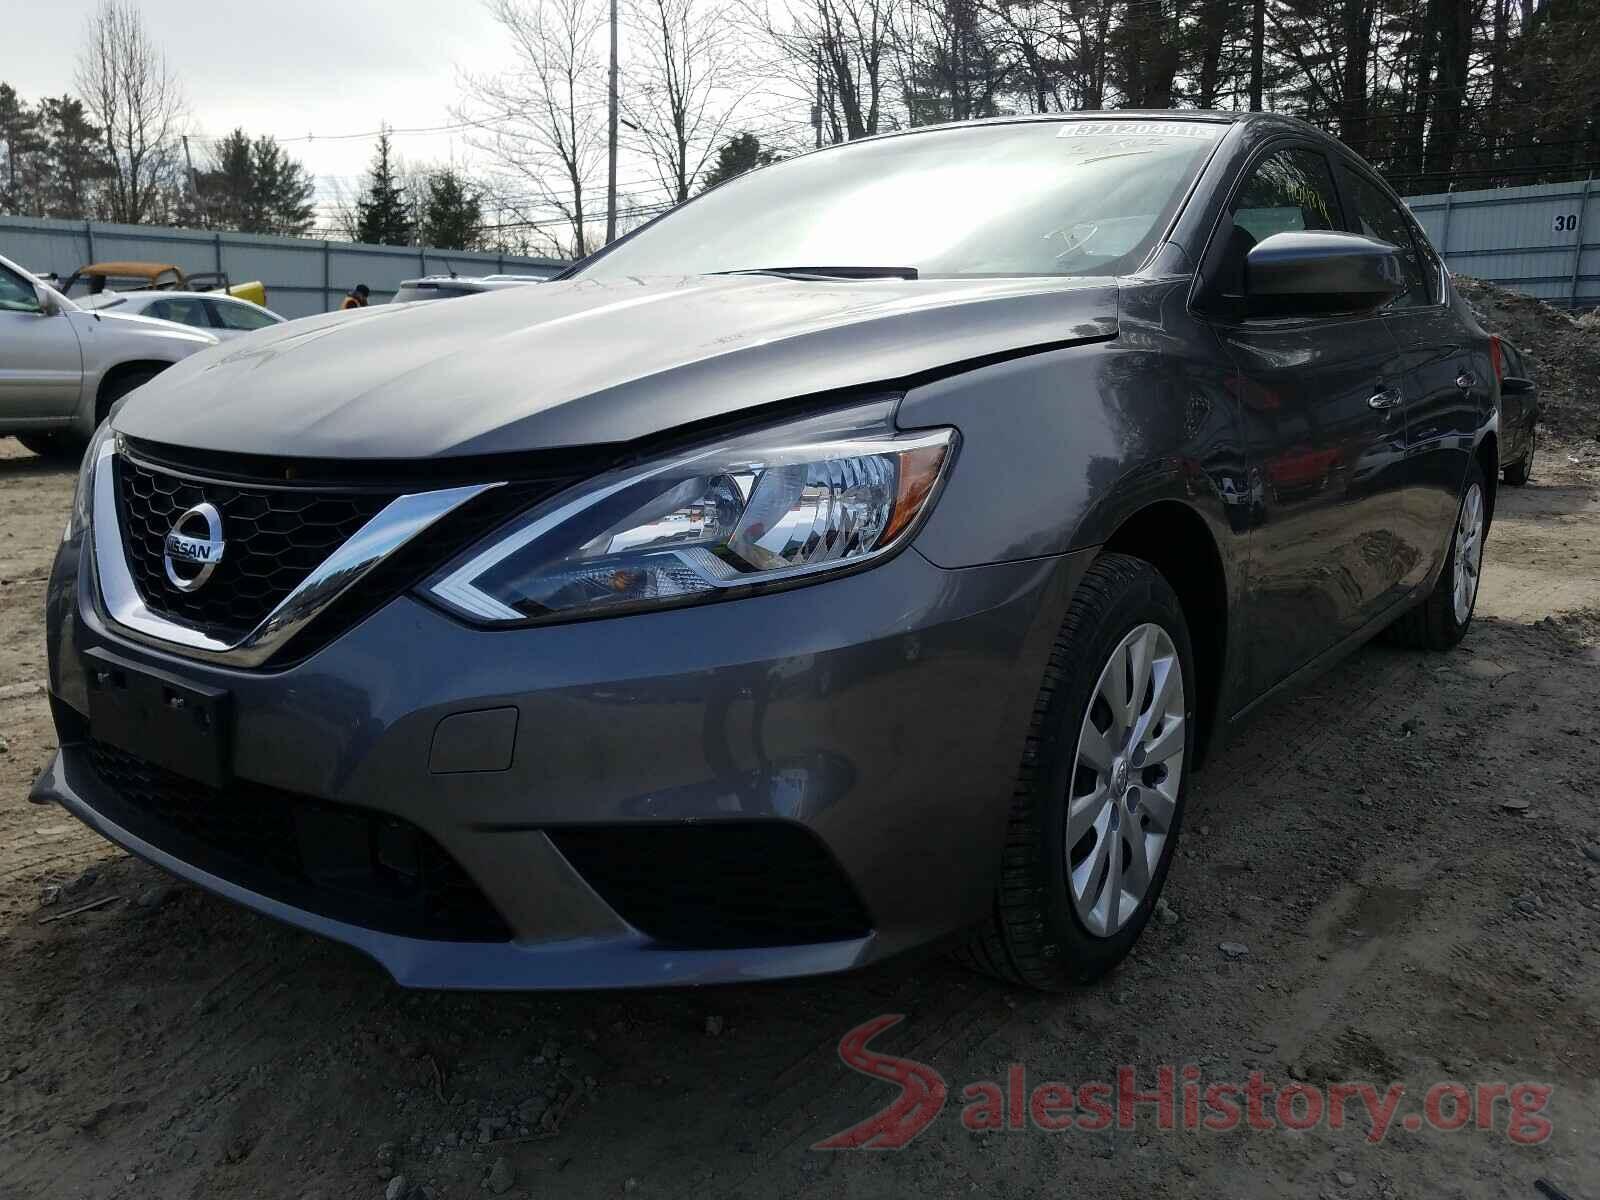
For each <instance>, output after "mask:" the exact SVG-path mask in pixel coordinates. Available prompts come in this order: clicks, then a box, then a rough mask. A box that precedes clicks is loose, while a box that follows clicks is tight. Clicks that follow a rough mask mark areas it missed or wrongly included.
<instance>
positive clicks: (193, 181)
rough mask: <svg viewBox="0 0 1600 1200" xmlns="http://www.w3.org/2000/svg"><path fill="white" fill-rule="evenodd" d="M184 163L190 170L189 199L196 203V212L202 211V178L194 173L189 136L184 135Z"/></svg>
mask: <svg viewBox="0 0 1600 1200" xmlns="http://www.w3.org/2000/svg"><path fill="white" fill-rule="evenodd" d="M183 161H184V165H185V166H187V167H188V168H189V199H191V200H193V201H194V207H195V211H196V212H198V211H199V209H200V176H198V175H196V174H195V173H194V159H193V158H192V157H191V156H190V154H189V135H188V134H187V133H186V134H184V135H183Z"/></svg>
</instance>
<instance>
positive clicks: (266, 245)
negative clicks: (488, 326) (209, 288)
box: [0, 216, 565, 317]
mask: <svg viewBox="0 0 1600 1200" xmlns="http://www.w3.org/2000/svg"><path fill="white" fill-rule="evenodd" d="M0 254H4V255H5V256H6V257H7V258H9V259H11V261H12V262H15V263H17V264H19V265H21V266H22V267H25V268H26V269H28V270H30V271H35V272H38V273H40V274H44V273H46V272H54V273H55V274H56V275H58V276H59V277H60V278H62V279H66V277H67V276H69V275H71V274H72V273H73V272H74V271H76V270H77V269H78V268H79V267H81V266H85V265H86V264H88V263H92V262H110V261H114V260H119V259H120V260H131V261H134V262H159V263H172V264H174V265H176V266H179V267H182V268H183V270H184V272H185V274H191V273H196V272H210V271H222V272H224V273H226V274H227V276H228V279H229V281H230V282H232V283H245V282H248V281H251V280H259V281H260V282H261V283H263V284H264V285H266V289H267V306H268V307H269V308H271V309H272V310H273V311H274V312H278V313H282V314H283V315H284V316H286V317H305V316H310V315H311V314H313V313H320V312H327V311H328V310H330V309H334V308H338V307H339V304H340V302H341V301H342V300H343V299H344V294H345V292H347V291H348V290H349V289H350V288H353V287H354V286H355V285H356V284H358V283H365V284H366V285H367V286H368V287H370V288H371V289H372V292H373V297H372V298H373V301H374V302H382V301H383V300H386V299H388V298H389V297H390V296H392V295H393V294H394V292H395V289H396V288H398V287H399V286H400V281H401V280H403V279H413V278H415V277H416V276H418V275H426V274H431V273H442V272H448V271H450V270H452V269H453V270H455V271H456V272H457V273H458V274H461V275H487V274H496V273H498V274H505V273H512V274H515V273H518V272H523V271H535V272H537V271H538V270H539V268H544V270H545V272H546V273H547V272H548V270H549V268H551V267H553V266H564V265H565V264H563V263H560V262H559V260H557V259H552V258H528V257H522V256H519V255H513V254H494V253H483V252H473V251H457V250H433V249H424V248H422V247H415V246H363V245H358V244H356V243H352V242H321V241H310V240H307V239H304V238H283V237H263V236H259V235H256V234H248V233H214V232H211V231H208V230H204V229H167V228H163V227H159V226H147V225H112V224H107V223H105V222H100V221H54V220H40V219H38V218H34V217H7V216H0Z"/></svg>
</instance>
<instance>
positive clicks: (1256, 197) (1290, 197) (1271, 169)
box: [1217, 146, 1342, 296]
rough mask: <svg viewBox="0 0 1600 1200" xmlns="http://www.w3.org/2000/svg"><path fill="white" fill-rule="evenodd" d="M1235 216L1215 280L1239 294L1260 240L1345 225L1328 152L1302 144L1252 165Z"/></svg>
mask: <svg viewBox="0 0 1600 1200" xmlns="http://www.w3.org/2000/svg"><path fill="white" fill-rule="evenodd" d="M1231 216H1232V228H1231V229H1230V230H1229V231H1228V239H1227V242H1226V243H1225V244H1224V246H1223V258H1222V263H1221V266H1220V268H1219V270H1218V275H1217V279H1218V283H1219V286H1220V289H1221V291H1222V293H1223V294H1224V295H1229V296H1239V295H1242V294H1243V293H1244V262H1245V256H1246V255H1247V254H1249V253H1250V250H1251V248H1252V247H1253V246H1255V244H1256V243H1257V242H1259V241H1262V240H1263V239H1265V238H1269V237H1271V236H1272V235H1273V234H1275V233H1289V232H1293V231H1295V230H1301V229H1338V228H1340V227H1341V222H1342V217H1341V213H1340V208H1339V192H1338V189H1337V188H1336V187H1335V186H1334V183H1333V170H1332V168H1330V167H1329V166H1328V159H1327V156H1326V155H1325V154H1323V153H1322V152H1321V151H1318V150H1312V149H1309V148H1306V147H1300V146H1294V147H1285V148H1284V149H1282V150H1275V151H1273V152H1272V153H1271V154H1269V155H1267V156H1266V157H1265V158H1263V159H1261V160H1260V161H1259V162H1257V163H1256V164H1255V166H1253V167H1251V168H1250V174H1249V175H1248V176H1247V177H1246V178H1245V181H1244V184H1243V186H1242V187H1240V189H1239V191H1238V192H1237V193H1236V194H1235V196H1234V199H1233V207H1232V209H1231Z"/></svg>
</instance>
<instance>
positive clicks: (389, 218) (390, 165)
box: [356, 130, 413, 246]
mask: <svg viewBox="0 0 1600 1200" xmlns="http://www.w3.org/2000/svg"><path fill="white" fill-rule="evenodd" d="M397 173H398V172H397V168H396V165H395V162H394V155H393V152H392V150H391V148H390V145H389V134H388V131H387V130H385V131H384V132H383V133H381V134H379V135H378V149H377V151H376V153H374V155H373V156H372V166H371V168H370V169H369V170H368V171H367V186H366V188H365V190H364V191H363V192H362V194H361V195H360V196H359V197H358V198H357V199H356V240H357V241H359V242H366V243H368V244H370V245H375V246H409V245H410V244H411V236H412V232H413V225H412V220H411V213H410V210H409V209H408V207H407V205H406V196H405V189H404V188H403V187H401V186H400V183H399V181H398V179H397V178H396V175H397Z"/></svg>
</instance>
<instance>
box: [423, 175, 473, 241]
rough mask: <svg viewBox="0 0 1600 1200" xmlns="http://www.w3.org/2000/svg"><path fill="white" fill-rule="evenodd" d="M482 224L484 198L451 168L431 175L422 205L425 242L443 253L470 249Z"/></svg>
mask: <svg viewBox="0 0 1600 1200" xmlns="http://www.w3.org/2000/svg"><path fill="white" fill-rule="evenodd" d="M482 225H483V199H482V196H481V195H480V194H479V192H478V191H477V189H476V188H474V187H473V186H472V184H471V183H469V182H468V181H467V180H465V179H463V178H462V177H461V176H460V175H459V174H458V173H457V172H456V171H455V169H454V168H452V167H444V168H442V169H441V170H438V171H434V172H433V173H432V174H430V175H429V176H428V182H427V195H426V196H425V197H424V199H423V204H422V243H423V245H425V246H433V247H436V248H437V249H440V250H471V249H474V248H475V247H476V246H477V244H478V236H479V233H480V231H481V228H482Z"/></svg>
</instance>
